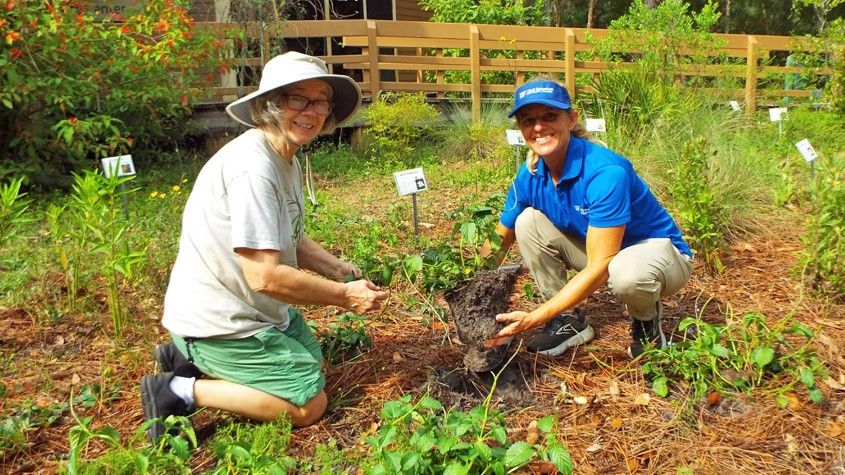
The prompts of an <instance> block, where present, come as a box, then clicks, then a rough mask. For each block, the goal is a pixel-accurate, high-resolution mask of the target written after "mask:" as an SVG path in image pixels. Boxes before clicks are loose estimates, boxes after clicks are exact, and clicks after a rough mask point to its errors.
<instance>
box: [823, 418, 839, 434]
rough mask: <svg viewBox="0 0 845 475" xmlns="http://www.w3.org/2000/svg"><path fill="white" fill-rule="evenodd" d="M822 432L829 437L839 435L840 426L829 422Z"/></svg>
mask: <svg viewBox="0 0 845 475" xmlns="http://www.w3.org/2000/svg"><path fill="white" fill-rule="evenodd" d="M824 433H825V434H827V435H829V436H831V437H839V436H840V435H841V434H842V426H841V425H839V424H837V423H836V422H831V423H829V424H828V425H827V426H826V427H825V428H824Z"/></svg>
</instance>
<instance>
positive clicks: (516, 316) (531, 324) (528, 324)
mask: <svg viewBox="0 0 845 475" xmlns="http://www.w3.org/2000/svg"><path fill="white" fill-rule="evenodd" d="M496 321H497V322H499V323H509V325H508V326H506V327H505V328H502V330H501V331H499V333H497V334H496V336H494V337H493V338H490V339H489V340H487V342H486V343H485V344H486V346H487V347H488V348H492V347H494V346H497V345H502V344H504V343H507V342H508V341H510V339H511V337H513V336H514V335H517V334H519V333H522V332H525V331H528V330H531V329H532V328H536V327H539V326H540V325H542V324H543V323H545V322H544V321H542V320H540V319H539V318H537V317H535V316H533V315H532V314H530V313H528V312H522V311H519V310H518V311H515V312H509V313H500V314H498V315H496Z"/></svg>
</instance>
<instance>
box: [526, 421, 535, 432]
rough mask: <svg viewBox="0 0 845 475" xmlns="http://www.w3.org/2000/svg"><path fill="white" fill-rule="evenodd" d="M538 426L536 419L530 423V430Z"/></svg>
mask: <svg viewBox="0 0 845 475" xmlns="http://www.w3.org/2000/svg"><path fill="white" fill-rule="evenodd" d="M536 428H537V421H536V420H534V421H531V422H529V423H528V430H531V429H536Z"/></svg>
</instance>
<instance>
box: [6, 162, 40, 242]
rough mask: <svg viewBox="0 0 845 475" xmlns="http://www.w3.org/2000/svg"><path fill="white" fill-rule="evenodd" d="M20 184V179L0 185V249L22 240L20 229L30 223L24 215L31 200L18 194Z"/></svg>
mask: <svg viewBox="0 0 845 475" xmlns="http://www.w3.org/2000/svg"><path fill="white" fill-rule="evenodd" d="M22 183H23V178H22V177H21V178H17V179H13V180H11V181H9V182H8V183H2V184H0V247H4V246H6V244H8V243H10V242H12V241H14V240H18V239H23V238H24V236H23V235H21V234H20V233H19V231H20V227H21V226H22V225H23V224H24V223H28V222H30V221H32V218H31V217H30V216H29V215H27V213H26V210H27V209H28V208H29V205H30V203H32V200H30V199H28V198H24V197H23V195H25V193H21V192H20V190H21V184H22Z"/></svg>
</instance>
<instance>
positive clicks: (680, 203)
mask: <svg viewBox="0 0 845 475" xmlns="http://www.w3.org/2000/svg"><path fill="white" fill-rule="evenodd" d="M708 159H709V154H708V153H707V142H706V141H705V139H704V138H703V137H696V138H695V139H693V140H692V141H690V142H688V143H687V144H685V146H684V148H683V151H682V152H681V154H680V156H679V157H678V161H677V165H676V168H675V171H674V177H673V178H674V180H673V182H672V184H671V185H670V186H669V192H670V194H671V195H672V198H673V199H674V204H675V207H676V208H677V209H678V211H679V219H680V222H681V223H680V224H681V227H682V228H683V230H684V232H685V237H686V238H687V239H688V240H689V243H690V246H691V247H692V248H693V251H694V252H695V253H696V255H697V256H699V257H702V258H703V259H704V264H705V266H706V268H707V270H708V271H710V272H711V273H721V272H722V270H723V269H724V265H723V264H722V260H721V257H720V252H721V250H722V247H723V246H724V243H725V238H724V233H725V229H726V228H727V222H726V216H725V213H724V211H723V209H722V207H721V205H720V203H719V201H718V199H717V195H716V193H715V192H714V190H713V186H712V185H711V184H710V180H709V178H708V177H709V160H708Z"/></svg>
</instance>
